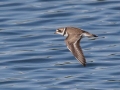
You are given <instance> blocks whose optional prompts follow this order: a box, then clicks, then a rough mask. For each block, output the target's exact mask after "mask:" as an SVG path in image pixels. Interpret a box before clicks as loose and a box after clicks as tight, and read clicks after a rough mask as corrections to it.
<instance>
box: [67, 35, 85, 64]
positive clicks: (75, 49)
mask: <svg viewBox="0 0 120 90" xmlns="http://www.w3.org/2000/svg"><path fill="white" fill-rule="evenodd" d="M81 38H82V35H74V36H73V37H68V38H66V40H65V42H66V45H67V48H68V49H69V50H70V51H71V52H72V54H73V55H74V56H75V58H76V59H77V60H78V61H79V62H80V63H81V64H82V65H83V66H86V60H85V57H84V55H83V52H82V49H81V47H80V45H79V42H80V40H81Z"/></svg>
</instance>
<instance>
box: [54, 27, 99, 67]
mask: <svg viewBox="0 0 120 90" xmlns="http://www.w3.org/2000/svg"><path fill="white" fill-rule="evenodd" d="M55 34H60V35H63V36H65V37H66V39H65V42H66V45H67V48H68V49H69V50H70V51H71V52H72V54H73V55H74V56H75V58H76V59H77V60H78V61H79V62H80V63H81V64H82V65H83V66H86V60H85V57H84V54H83V51H82V49H81V47H80V45H79V43H80V40H81V39H82V37H84V36H86V37H97V36H96V35H94V34H91V33H89V32H87V31H84V30H82V29H79V28H76V27H63V28H58V29H57V30H56V32H55Z"/></svg>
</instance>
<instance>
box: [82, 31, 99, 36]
mask: <svg viewBox="0 0 120 90" xmlns="http://www.w3.org/2000/svg"><path fill="white" fill-rule="evenodd" d="M83 36H85V37H98V36H97V35H95V34H91V33H89V32H84V33H83Z"/></svg>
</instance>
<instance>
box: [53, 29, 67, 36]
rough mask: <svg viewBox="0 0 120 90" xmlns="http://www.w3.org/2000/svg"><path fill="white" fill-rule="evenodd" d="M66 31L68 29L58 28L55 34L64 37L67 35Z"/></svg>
mask: <svg viewBox="0 0 120 90" xmlns="http://www.w3.org/2000/svg"><path fill="white" fill-rule="evenodd" d="M65 30H66V28H58V29H57V30H56V32H55V34H60V35H64V34H65Z"/></svg>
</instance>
